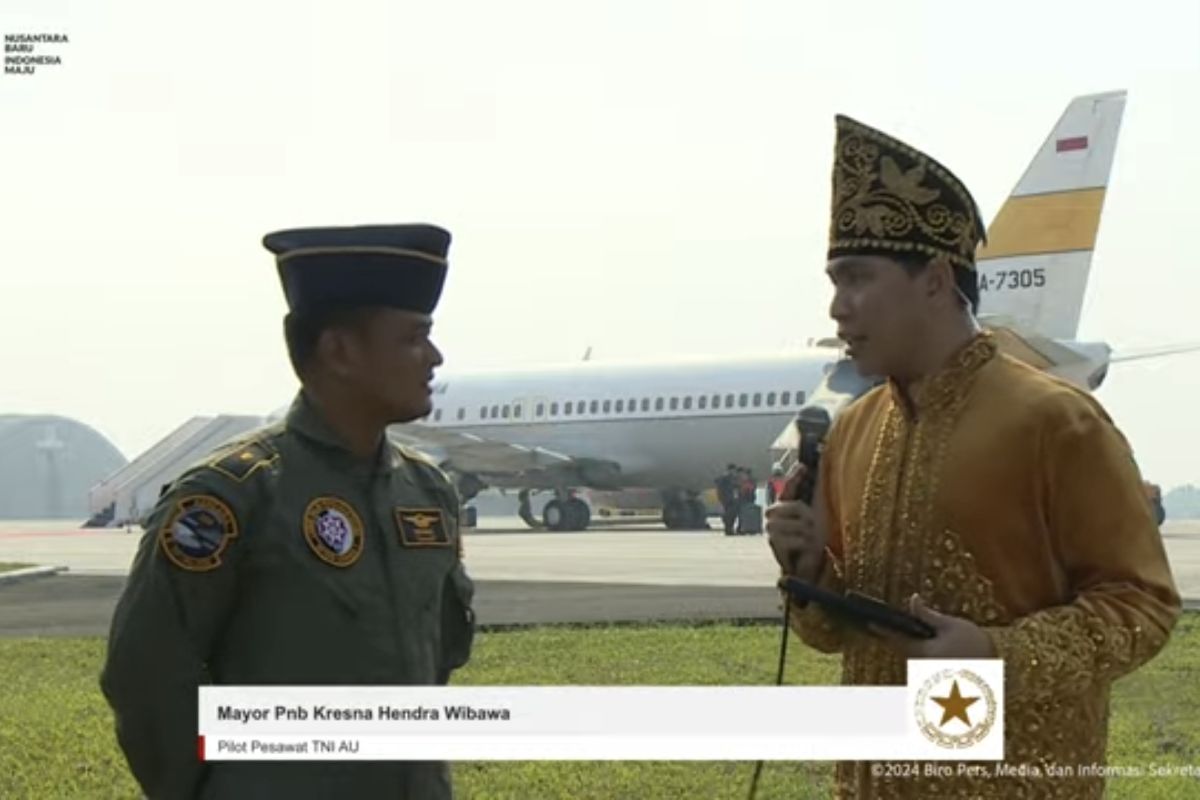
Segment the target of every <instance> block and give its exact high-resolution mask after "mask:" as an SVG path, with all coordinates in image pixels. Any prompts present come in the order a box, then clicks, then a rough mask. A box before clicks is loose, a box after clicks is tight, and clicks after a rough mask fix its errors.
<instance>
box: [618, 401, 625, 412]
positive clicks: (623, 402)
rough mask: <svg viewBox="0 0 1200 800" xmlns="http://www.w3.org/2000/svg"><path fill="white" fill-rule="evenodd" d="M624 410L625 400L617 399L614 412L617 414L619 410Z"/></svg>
mask: <svg viewBox="0 0 1200 800" xmlns="http://www.w3.org/2000/svg"><path fill="white" fill-rule="evenodd" d="M624 410H625V401H624V400H618V401H617V408H616V412H617V413H618V414H620V413H621V412H623V411H624Z"/></svg>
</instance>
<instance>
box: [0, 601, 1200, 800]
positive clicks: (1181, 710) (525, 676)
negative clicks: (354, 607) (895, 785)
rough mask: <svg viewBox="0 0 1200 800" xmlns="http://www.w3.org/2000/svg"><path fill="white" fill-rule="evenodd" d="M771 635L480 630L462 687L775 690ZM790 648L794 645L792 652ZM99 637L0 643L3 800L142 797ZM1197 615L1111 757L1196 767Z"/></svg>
mask: <svg viewBox="0 0 1200 800" xmlns="http://www.w3.org/2000/svg"><path fill="white" fill-rule="evenodd" d="M778 642H779V634H778V631H777V629H775V628H774V627H767V626H761V627H760V626H752V627H737V626H732V625H712V626H696V627H684V626H661V627H660V626H647V627H618V628H590V629H567V628H542V629H536V630H525V631H510V632H503V633H498V632H497V633H483V634H481V635H480V638H479V643H478V646H477V648H476V651H475V657H474V659H473V660H472V663H471V664H470V665H469V666H468V667H467V668H465V669H463V670H462V671H460V672H459V673H458V676H457V678H456V682H457V683H461V684H476V685H482V684H517V685H548V684H601V685H603V684H610V685H616V684H642V685H653V684H663V685H669V684H675V685H684V684H687V685H722V684H750V685H753V684H770V683H772V682H773V680H774V669H775V664H776V658H777V648H778ZM794 644H795V640H793V645H794ZM103 654H104V642H103V640H101V639H0V686H3V687H4V691H3V692H0V797H2V798H6V800H8V799H9V798H12V799H13V800H15V799H16V798H39V799H40V798H50V797H53V798H124V797H138V796H139V795H138V791H137V788H136V786H135V784H134V782H133V780H132V778H131V777H130V776H129V774H128V772H127V769H126V767H125V762H124V759H123V757H122V755H121V753H120V751H119V750H118V749H117V747H116V743H115V740H114V738H113V734H112V718H111V716H110V714H109V711H108V708H107V706H106V705H105V704H104V701H103V699H102V698H101V696H100V694H99V692H98V690H97V687H96V679H97V675H98V673H99V669H100V663H101V660H102V658H103ZM788 661H789V664H788V674H787V677H786V682H787V683H789V684H797V683H826V684H828V683H836V680H837V673H838V663H837V660H836V658H833V657H829V656H822V655H819V654H815V653H813V652H812V651H810V650H807V649H805V648H803V647H801V646H793V647H791V648H789V659H788ZM1198 664H1200V614H1196V613H1189V614H1185V615H1184V618H1183V619H1182V620H1181V621H1180V623H1179V626H1178V627H1177V628H1176V634H1175V637H1174V638H1173V639H1172V641H1171V643H1170V644H1169V645H1168V647H1167V648H1166V649H1165V650H1164V651H1163V653H1161V654H1160V655H1159V656H1158V658H1156V659H1155V660H1154V661H1152V662H1151V663H1150V664H1149V665H1147V666H1146V667H1145V668H1144V669H1142V670H1140V671H1139V672H1137V673H1135V674H1134V675H1132V676H1130V677H1128V678H1126V679H1124V680H1122V681H1120V682H1118V683H1117V685H1116V688H1115V690H1114V701H1113V719H1112V727H1111V733H1110V739H1109V763H1110V764H1111V765H1127V766H1142V767H1146V766H1148V765H1149V764H1152V763H1156V764H1175V765H1181V766H1185V765H1195V764H1200V722H1198V720H1200V681H1197V665H1198ZM752 769H753V765H752V764H750V763H737V762H729V763H727V762H695V763H692V762H617V763H602V762H596V763H591V762H577V763H561V762H560V763H556V762H519V763H501V762H497V763H485V762H476V763H463V764H457V765H455V768H454V772H455V784H456V787H457V790H458V795H459V797H462V798H473V799H478V800H483V799H484V798H487V799H488V800H498V799H499V798H513V800H516V799H517V798H520V800H535V799H536V798H572V800H574V799H576V798H579V799H580V800H590V799H591V798H597V799H598V798H627V797H637V798H647V799H655V798H662V800H666V799H667V798H672V799H674V798H679V797H694V798H739V799H740V798H743V797H745V795H746V790H747V788H748V785H749V780H750V776H751V771H752ZM1198 786H1200V784H1198V783H1197V781H1196V780H1195V779H1187V778H1159V779H1141V780H1137V779H1113V780H1111V781H1110V782H1109V787H1110V792H1109V796H1110V797H1113V798H1129V799H1130V800H1132V798H1137V799H1138V800H1143V798H1145V799H1146V800H1166V798H1178V797H1192V796H1197V795H1196V792H1197V788H1198ZM831 790H832V767H831V765H829V764H826V763H815V762H800V763H786V764H785V763H778V762H774V763H772V762H768V763H767V765H766V768H765V769H764V772H763V778H762V785H761V786H760V791H759V797H761V798H764V800H766V798H782V797H789V798H818V797H820V798H825V797H829V796H830V795H831Z"/></svg>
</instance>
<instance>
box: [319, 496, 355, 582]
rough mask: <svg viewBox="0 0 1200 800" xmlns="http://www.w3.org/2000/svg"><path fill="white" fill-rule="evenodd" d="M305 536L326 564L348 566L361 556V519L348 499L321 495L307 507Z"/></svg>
mask: <svg viewBox="0 0 1200 800" xmlns="http://www.w3.org/2000/svg"><path fill="white" fill-rule="evenodd" d="M304 539H305V541H307V542H308V547H309V549H311V550H312V551H313V552H314V553H316V554H317V558H319V559H321V560H322V561H324V562H325V563H326V564H332V565H333V566H335V567H348V566H350V565H351V564H353V563H354V562H355V561H358V557H359V556H361V555H362V550H363V524H362V520H361V519H359V518H358V513H357V512H356V511H355V510H354V508H353V507H352V506H351V505H350V504H349V503H347V502H346V501H345V500H340V499H338V498H336V497H318V498H317V499H316V500H313V501H312V502H311V503H309V504H308V508H306V509H304Z"/></svg>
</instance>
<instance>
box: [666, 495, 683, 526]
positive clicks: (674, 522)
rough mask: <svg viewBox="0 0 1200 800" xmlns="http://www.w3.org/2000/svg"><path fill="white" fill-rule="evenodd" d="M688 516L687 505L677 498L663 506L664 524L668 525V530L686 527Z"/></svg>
mask: <svg viewBox="0 0 1200 800" xmlns="http://www.w3.org/2000/svg"><path fill="white" fill-rule="evenodd" d="M687 516H688V514H687V506H685V505H684V504H683V503H680V502H678V501H676V500H672V501H671V502H670V503H667V504H666V505H665V506H663V524H664V525H666V526H667V530H669V531H677V530H681V529H683V528H685V527H686V523H687Z"/></svg>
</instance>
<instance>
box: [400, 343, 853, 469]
mask: <svg viewBox="0 0 1200 800" xmlns="http://www.w3.org/2000/svg"><path fill="white" fill-rule="evenodd" d="M836 359H837V351H836V350H834V349H829V348H820V349H811V350H806V351H803V352H799V353H796V354H794V355H780V356H770V357H760V358H749V359H736V360H733V359H721V360H717V359H713V360H706V361H696V362H680V361H673V362H661V363H640V364H624V365H619V364H603V363H585V364H572V365H567V366H564V367H551V368H543V369H537V370H526V371H506V372H477V373H471V374H457V375H456V374H447V375H444V376H439V380H438V381H437V383H436V384H435V389H434V392H435V393H434V403H435V410H434V412H433V413H432V414H431V415H430V416H429V417H427V418H426V419H425V420H423V421H421V422H419V423H414V425H413V427H414V428H416V429H418V430H415V431H414V433H418V435H419V429H420V428H421V427H425V426H428V427H433V428H440V429H445V430H452V431H454V432H455V433H460V434H469V435H473V436H478V437H480V438H482V439H489V440H493V441H502V442H506V443H509V444H513V445H519V446H523V447H528V448H535V447H537V448H542V449H545V450H549V451H554V452H558V453H564V454H569V455H570V456H571V457H572V458H573V459H576V460H579V461H583V462H585V464H586V462H588V461H591V460H594V461H595V462H600V463H602V464H607V465H614V466H615V467H617V470H616V471H612V470H609V471H606V470H604V469H599V468H597V469H596V470H594V471H593V473H592V479H591V480H589V481H587V482H586V485H589V486H591V487H592V488H623V487H635V486H636V487H661V488H681V489H692V490H696V491H702V490H704V489H707V488H709V487H710V486H712V481H713V478H714V477H715V476H716V475H717V474H719V473H720V472H723V471H724V469H725V465H726V464H727V463H735V464H738V465H739V466H745V467H749V468H750V469H752V470H753V471H754V472H755V474H756V475H758V476H759V477H765V476H766V475H768V474H769V472H770V468H771V456H770V452H769V448H770V445H771V442H772V441H774V439H775V437H776V436H777V435H778V434H779V432H780V431H781V430H782V429H783V427H784V426H785V425H786V424H787V423H788V421H789V420H791V419H792V418H794V417H795V414H796V412H797V411H798V410H799V409H800V407H801V406H802V405H803V404H804V401H805V399H806V398H807V397H808V396H809V395H810V394H811V393H812V391H813V389H814V388H815V387H816V386H817V384H818V382H819V381H820V379H821V377H822V376H823V375H824V371H825V369H826V368H827V367H828V366H829V365H831V364H832V363H834V362H835V360H836ZM488 483H489V484H491V485H494V486H511V487H521V488H524V487H526V486H528V485H529V484H528V483H527V482H526V481H525V480H524V479H523V478H522V476H520V475H509V476H504V475H500V474H497V475H494V476H490V477H489V478H488Z"/></svg>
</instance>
